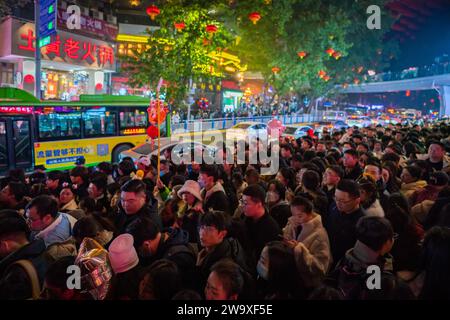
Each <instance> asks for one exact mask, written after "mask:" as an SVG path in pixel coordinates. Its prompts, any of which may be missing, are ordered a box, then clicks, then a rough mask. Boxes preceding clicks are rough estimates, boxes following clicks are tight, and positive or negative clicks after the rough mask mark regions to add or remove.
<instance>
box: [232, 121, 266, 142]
mask: <svg viewBox="0 0 450 320" xmlns="http://www.w3.org/2000/svg"><path fill="white" fill-rule="evenodd" d="M257 137H259V138H260V139H262V140H267V137H268V132H267V124H265V123H258V122H240V123H238V124H236V125H234V126H233V127H231V128H230V129H227V130H226V139H227V140H231V139H236V140H246V141H250V138H251V139H256V138H257Z"/></svg>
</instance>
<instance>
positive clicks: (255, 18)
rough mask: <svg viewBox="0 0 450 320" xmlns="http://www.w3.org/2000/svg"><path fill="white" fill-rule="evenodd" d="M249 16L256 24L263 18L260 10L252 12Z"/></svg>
mask: <svg viewBox="0 0 450 320" xmlns="http://www.w3.org/2000/svg"><path fill="white" fill-rule="evenodd" d="M248 18H249V19H250V21H251V22H253V24H256V23H257V22H258V21H259V20H260V19H261V15H260V14H259V12H252V13H250V14H249V15H248Z"/></svg>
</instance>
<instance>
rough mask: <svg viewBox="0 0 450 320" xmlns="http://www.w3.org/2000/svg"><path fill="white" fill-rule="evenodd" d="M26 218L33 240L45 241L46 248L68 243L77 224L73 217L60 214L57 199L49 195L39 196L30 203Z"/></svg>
mask: <svg viewBox="0 0 450 320" xmlns="http://www.w3.org/2000/svg"><path fill="white" fill-rule="evenodd" d="M26 217H27V220H28V223H29V226H30V229H31V231H32V233H31V239H32V240H34V239H43V240H44V242H45V246H46V247H49V246H51V245H53V244H55V243H62V242H65V241H67V240H68V239H69V238H70V237H71V236H72V228H73V226H74V225H75V222H76V219H75V218H74V217H72V216H71V215H68V214H66V213H62V212H58V203H57V201H56V199H55V198H53V197H51V196H47V195H41V196H38V197H36V198H34V199H33V200H32V201H31V202H30V203H29V205H28V206H27V210H26Z"/></svg>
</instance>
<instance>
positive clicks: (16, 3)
mask: <svg viewBox="0 0 450 320" xmlns="http://www.w3.org/2000/svg"><path fill="white" fill-rule="evenodd" d="M30 3H31V0H0V20H1V19H2V18H3V17H5V16H7V15H9V14H11V11H12V9H14V8H16V7H24V6H25V5H27V4H30Z"/></svg>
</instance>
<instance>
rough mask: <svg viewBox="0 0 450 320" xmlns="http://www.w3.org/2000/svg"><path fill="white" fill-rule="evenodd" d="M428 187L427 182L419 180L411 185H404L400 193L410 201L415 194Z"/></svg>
mask: <svg viewBox="0 0 450 320" xmlns="http://www.w3.org/2000/svg"><path fill="white" fill-rule="evenodd" d="M426 186H427V182H426V181H424V180H418V181H416V182H411V183H403V184H402V187H401V188H400V192H401V193H402V194H403V195H404V196H405V198H406V199H408V201H409V198H410V197H411V196H412V195H413V193H414V192H416V191H418V190H421V189H423V188H425V187H426Z"/></svg>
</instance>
